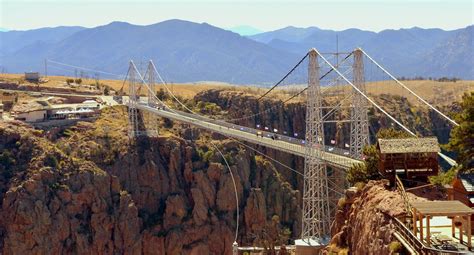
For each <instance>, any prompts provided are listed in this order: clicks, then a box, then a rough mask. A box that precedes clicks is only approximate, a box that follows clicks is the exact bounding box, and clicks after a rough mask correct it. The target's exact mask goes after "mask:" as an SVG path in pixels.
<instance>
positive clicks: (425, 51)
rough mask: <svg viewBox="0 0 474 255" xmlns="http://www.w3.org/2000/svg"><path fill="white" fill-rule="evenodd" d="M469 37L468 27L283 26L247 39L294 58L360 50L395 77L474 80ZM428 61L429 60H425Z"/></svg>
mask: <svg viewBox="0 0 474 255" xmlns="http://www.w3.org/2000/svg"><path fill="white" fill-rule="evenodd" d="M336 37H337V40H336ZM472 37H473V32H472V26H470V27H467V28H464V29H457V30H453V31H445V30H441V29H422V28H418V27H413V28H410V29H399V30H391V29H389V30H383V31H381V32H379V33H375V32H370V31H363V30H359V29H347V30H343V31H333V30H324V29H319V28H316V27H309V28H296V27H286V28H283V29H279V30H275V31H270V32H265V33H262V34H257V35H254V36H250V37H249V38H252V39H254V40H256V41H259V42H263V43H266V44H268V45H269V46H271V47H273V48H275V49H280V50H283V51H287V52H292V53H295V54H298V55H302V54H304V53H305V52H307V51H308V49H310V48H317V49H318V50H319V51H320V52H334V51H336V45H338V46H337V48H338V50H339V51H340V52H344V51H350V50H352V49H355V48H357V47H362V48H363V49H364V50H365V51H366V52H367V53H369V54H370V55H371V56H372V57H374V58H375V59H376V60H377V61H378V62H379V63H381V64H382V65H384V66H385V67H386V68H388V69H389V70H390V71H391V72H392V73H393V74H395V75H399V76H408V77H414V76H418V75H422V76H430V77H441V76H456V77H460V78H463V79H474V75H473V68H474V67H473V65H472V61H471V62H470V60H472V52H473V51H474V46H473V43H472ZM469 40H470V41H469ZM336 41H337V42H338V44H336ZM428 58H430V59H431V61H427V59H428ZM469 63H471V65H469ZM455 74H456V75H455Z"/></svg>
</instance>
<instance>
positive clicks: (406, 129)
mask: <svg viewBox="0 0 474 255" xmlns="http://www.w3.org/2000/svg"><path fill="white" fill-rule="evenodd" d="M313 50H314V51H316V53H317V54H318V55H319V56H320V57H321V59H322V60H324V62H326V64H328V65H329V66H330V67H332V68H334V66H333V65H332V64H331V63H330V62H328V61H327V60H326V58H325V57H324V56H322V55H321V54H320V53H319V52H318V50H316V49H313ZM334 71H336V72H337V74H339V75H340V76H341V77H342V78H343V79H344V80H345V81H346V82H347V83H348V84H349V85H351V86H352V87H353V88H354V89H355V90H356V91H357V93H359V94H360V95H362V96H363V97H364V98H365V99H367V101H369V102H370V103H371V104H373V105H374V106H375V107H376V108H377V109H378V110H379V111H381V112H382V113H383V114H385V115H386V116H387V117H388V118H390V119H391V120H392V121H393V122H395V123H396V124H397V125H398V126H400V127H401V128H403V129H404V130H405V131H407V132H408V133H409V134H410V135H412V136H414V137H418V136H417V135H416V134H415V133H414V132H412V131H411V130H410V129H409V128H407V127H406V126H404V125H403V124H402V123H401V122H399V121H398V120H397V119H395V118H394V117H393V116H392V115H390V114H389V113H388V112H386V111H385V110H384V109H383V108H382V107H380V106H379V105H378V104H377V103H376V102H375V101H374V100H372V99H371V98H370V97H368V96H367V95H366V94H364V93H363V92H362V91H361V90H360V89H359V88H358V87H356V86H355V85H354V84H353V83H352V82H351V81H349V80H348V79H347V78H346V77H345V76H344V75H343V74H342V73H341V72H339V70H337V69H334ZM438 154H439V155H440V156H441V157H442V158H443V159H445V160H446V161H447V162H448V163H449V164H450V165H452V163H453V161H454V160H452V159H450V160H448V159H446V158H449V157H448V156H446V155H444V154H443V153H441V152H438ZM454 162H455V161H454ZM452 166H454V165H452Z"/></svg>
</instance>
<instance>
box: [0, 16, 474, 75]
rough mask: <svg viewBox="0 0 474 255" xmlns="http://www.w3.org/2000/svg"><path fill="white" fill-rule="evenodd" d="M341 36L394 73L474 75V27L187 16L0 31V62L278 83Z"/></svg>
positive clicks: (58, 70) (18, 68) (19, 67)
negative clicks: (144, 68) (253, 30)
mask: <svg viewBox="0 0 474 255" xmlns="http://www.w3.org/2000/svg"><path fill="white" fill-rule="evenodd" d="M336 36H337V39H338V50H339V51H340V52H345V51H351V50H352V49H354V48H356V47H362V48H364V50H365V51H366V52H367V53H369V54H370V55H371V56H372V57H374V58H375V59H376V60H377V61H378V62H379V63H381V64H382V65H384V67H386V68H387V69H388V70H389V71H390V72H391V73H393V74H394V75H395V76H406V77H414V76H418V75H421V76H425V77H442V76H456V77H459V78H463V79H474V71H473V68H474V65H473V64H472V59H473V51H474V45H473V26H470V27H467V28H463V29H458V30H453V31H445V30H441V29H422V28H417V27H414V28H410V29H399V30H384V31H381V32H378V33H375V32H370V31H364V30H359V29H347V30H343V31H333V30H326V29H320V28H317V27H309V28H296V27H286V28H282V29H279V30H275V31H271V32H264V33H261V34H257V35H253V36H249V37H243V36H240V35H239V34H237V33H234V32H231V31H227V30H224V29H220V28H217V27H214V26H211V25H209V24H207V23H202V24H198V23H193V22H188V21H182V20H168V21H164V22H160V23H157V24H153V25H147V26H138V25H132V24H129V23H125V22H112V23H110V24H108V25H104V26H98V27H95V28H82V27H57V28H43V29H35V30H29V31H8V32H0V66H1V67H2V68H5V69H7V70H8V71H10V72H24V71H29V70H43V61H44V59H45V58H48V59H52V60H56V61H60V62H64V63H68V64H72V65H75V66H82V67H87V68H90V69H97V70H101V71H106V72H110V73H118V74H124V73H125V72H126V69H127V65H128V61H129V60H130V59H133V60H135V61H137V62H138V61H147V60H149V59H153V60H154V61H155V63H156V65H157V66H158V68H159V69H160V71H161V73H162V74H163V76H165V78H166V80H168V81H172V82H196V81H222V82H229V83H237V84H248V83H272V82H275V81H276V80H278V79H279V78H281V76H282V75H284V74H286V72H287V71H288V70H289V69H290V68H291V67H293V65H294V64H295V62H296V61H297V60H299V59H300V58H301V57H302V55H303V54H305V53H306V52H307V51H308V49H310V48H313V47H314V48H317V49H318V50H320V51H321V52H334V51H336ZM48 71H49V73H50V74H69V75H72V74H74V69H71V68H67V67H65V66H57V65H51V66H49V68H48ZM90 75H93V74H90ZM109 78H113V77H109Z"/></svg>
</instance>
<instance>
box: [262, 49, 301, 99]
mask: <svg viewBox="0 0 474 255" xmlns="http://www.w3.org/2000/svg"><path fill="white" fill-rule="evenodd" d="M307 57H308V53H306V55H304V57H303V58H302V59H301V60H300V61H299V62H298V63H297V64H296V65H295V66H294V67H293V68H292V69H291V70H290V71H289V72H288V73H287V74H286V75H285V76H283V78H281V80H280V81H278V82H277V83H276V84H275V85H273V86H272V87H271V88H270V89H269V90H268V91H267V92H265V93H264V94H263V95H262V96H260V97H259V98H258V99H257V101H259V100H260V99H262V98H263V97H265V96H266V95H267V94H268V93H270V92H271V91H272V90H273V89H274V88H276V87H277V86H278V85H280V84H281V83H282V82H283V81H284V80H285V79H286V77H288V76H289V75H290V74H291V73H292V72H293V71H294V70H295V69H296V68H297V67H298V66H299V65H300V64H301V63H302V62H303V61H304V60H305V59H306V58H307Z"/></svg>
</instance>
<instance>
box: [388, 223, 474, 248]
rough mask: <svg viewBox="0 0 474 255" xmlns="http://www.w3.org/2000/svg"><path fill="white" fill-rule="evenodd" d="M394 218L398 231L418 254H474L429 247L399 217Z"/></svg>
mask: <svg viewBox="0 0 474 255" xmlns="http://www.w3.org/2000/svg"><path fill="white" fill-rule="evenodd" d="M389 217H390V218H392V224H393V226H394V228H395V231H396V233H398V234H399V235H400V236H401V237H402V238H403V239H404V241H405V242H406V243H407V244H408V245H410V248H412V249H413V250H414V251H415V252H417V253H418V254H423V255H425V254H426V255H431V254H436V255H454V254H458V255H461V254H462V255H465V254H472V253H471V252H469V251H446V250H440V249H436V248H433V247H429V246H427V245H425V243H423V242H422V241H421V240H420V239H419V238H418V237H417V236H416V235H415V234H413V232H412V231H411V230H410V229H409V228H408V227H407V226H406V225H405V224H404V223H403V222H402V221H401V220H400V219H398V218H395V217H391V216H389Z"/></svg>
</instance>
